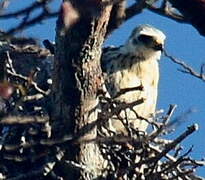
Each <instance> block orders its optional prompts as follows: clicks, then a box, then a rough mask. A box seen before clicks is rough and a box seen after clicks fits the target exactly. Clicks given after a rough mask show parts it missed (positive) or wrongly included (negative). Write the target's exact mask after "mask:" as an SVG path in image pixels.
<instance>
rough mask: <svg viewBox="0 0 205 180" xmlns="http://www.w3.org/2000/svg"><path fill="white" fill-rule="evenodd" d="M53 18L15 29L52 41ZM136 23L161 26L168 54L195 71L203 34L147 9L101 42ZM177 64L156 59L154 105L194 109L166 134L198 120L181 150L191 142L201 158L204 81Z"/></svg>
mask: <svg viewBox="0 0 205 180" xmlns="http://www.w3.org/2000/svg"><path fill="white" fill-rule="evenodd" d="M32 1H33V0H30V1H23V0H15V1H12V2H13V3H11V5H10V6H9V8H8V10H9V11H14V10H17V9H21V8H22V7H25V6H26V5H28V4H30V3H31V2H32ZM59 5H60V1H59V0H55V1H54V3H53V4H52V8H55V9H58V8H59ZM34 15H35V14H34ZM18 20H21V17H18ZM55 22H56V19H51V20H46V21H44V22H43V23H42V24H40V25H36V26H34V27H31V28H29V29H27V30H25V31H23V32H21V33H19V35H21V36H31V37H35V38H38V39H39V41H40V42H41V41H42V40H44V39H49V40H51V41H54V39H55ZM16 23H17V21H16V19H10V20H0V29H2V30H6V29H8V28H11V27H14V26H15V24H16ZM139 24H151V25H153V26H155V27H157V28H159V29H160V30H162V31H163V32H164V33H165V34H166V36H167V40H166V49H167V51H168V52H169V54H171V55H172V56H174V57H177V58H179V59H181V60H183V61H185V62H186V63H187V64H189V65H190V66H192V67H193V68H194V69H195V70H196V71H199V70H200V65H201V64H203V63H205V49H204V47H205V38H204V37H202V36H200V35H199V33H198V32H197V31H196V30H195V29H194V28H193V27H192V26H191V25H187V24H179V23H177V22H175V21H173V20H170V19H167V18H165V17H162V16H159V15H156V14H154V13H151V12H149V11H147V10H145V11H143V13H141V14H140V15H138V16H136V17H134V18H132V19H131V20H129V21H127V22H126V23H125V24H123V25H122V26H121V27H120V28H119V29H118V30H116V31H115V32H114V33H113V34H112V35H111V36H110V37H109V38H108V40H107V41H106V42H105V46H107V45H116V46H119V45H121V44H123V43H124V42H125V41H126V39H127V38H128V37H129V35H130V33H131V31H132V30H133V29H134V28H135V27H136V26H138V25H139ZM180 68H181V67H180V66H178V65H177V64H174V63H173V62H171V61H170V60H169V59H168V58H165V57H162V59H161V61H160V73H161V75H160V84H159V97H158V107H157V109H164V110H165V111H166V110H167V109H168V108H169V104H177V106H178V107H177V110H176V111H175V113H174V116H173V119H174V118H177V117H178V116H181V115H182V114H183V113H185V112H186V111H188V110H190V109H193V110H194V111H195V113H192V114H189V115H188V117H186V118H185V119H184V121H183V123H182V124H181V125H180V126H179V127H177V130H176V132H175V133H173V134H171V136H170V137H172V138H174V137H177V136H178V135H179V134H180V133H182V132H183V131H185V130H186V128H187V126H190V125H192V124H193V123H197V124H199V130H198V131H197V132H195V133H194V134H193V135H191V136H190V137H189V138H187V139H186V140H185V141H184V142H183V143H182V144H183V147H184V150H185V151H186V150H188V149H189V148H190V147H191V145H193V146H194V150H193V152H192V153H191V155H192V157H193V158H196V159H201V158H204V157H205V123H204V121H205V93H204V92H205V82H203V81H202V80H200V79H197V78H195V77H193V76H191V75H189V74H184V73H182V72H180V71H178V69H180ZM185 151H184V152H185ZM197 172H198V174H199V175H201V176H203V177H205V167H203V168H199V169H198V171H197Z"/></svg>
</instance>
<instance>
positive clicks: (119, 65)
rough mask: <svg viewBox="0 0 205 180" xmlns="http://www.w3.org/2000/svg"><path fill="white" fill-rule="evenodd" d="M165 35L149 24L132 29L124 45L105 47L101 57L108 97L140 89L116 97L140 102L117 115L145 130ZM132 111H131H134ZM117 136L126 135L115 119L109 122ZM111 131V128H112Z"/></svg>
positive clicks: (154, 97)
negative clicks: (139, 87) (124, 90)
mask: <svg viewBox="0 0 205 180" xmlns="http://www.w3.org/2000/svg"><path fill="white" fill-rule="evenodd" d="M165 38H166V36H165V35H164V33H163V32H161V31H160V30H158V29H156V28H154V27H152V26H150V25H140V26H139V27H137V28H135V29H134V30H133V32H132V33H131V35H130V37H129V38H128V40H127V42H126V43H125V44H124V45H122V46H119V47H108V48H105V49H104V51H103V54H102V58H101V66H102V70H103V72H104V78H105V86H106V88H107V90H108V92H109V94H110V96H111V98H114V97H116V95H117V94H119V92H120V91H122V90H123V89H129V88H130V89H134V88H135V87H138V86H140V85H141V86H142V87H143V90H141V91H140V90H132V91H127V92H125V93H123V94H121V95H120V96H118V97H117V98H116V100H118V101H120V102H125V103H132V102H134V101H137V100H140V99H143V102H142V103H141V104H139V105H135V106H134V107H133V109H130V108H127V109H126V110H125V111H124V112H121V114H120V116H121V117H123V118H127V122H128V125H130V127H132V128H135V129H136V130H139V131H146V129H147V126H148V122H147V121H146V120H142V119H143V118H144V119H149V118H151V117H153V115H154V114H155V108H156V102H157V94H158V92H157V91H158V80H159V67H158V60H159V59H160V56H161V53H162V51H163V48H164V41H165ZM133 110H134V111H133ZM109 121H110V122H109V124H110V123H111V128H112V130H114V131H115V132H117V133H125V131H126V130H125V126H124V123H122V121H120V120H119V118H117V117H113V118H112V119H111V120H109ZM113 128H114V129H113Z"/></svg>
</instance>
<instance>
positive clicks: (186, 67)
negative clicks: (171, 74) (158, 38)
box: [164, 51, 205, 81]
mask: <svg viewBox="0 0 205 180" xmlns="http://www.w3.org/2000/svg"><path fill="white" fill-rule="evenodd" d="M164 55H165V56H166V57H168V58H169V59H170V60H171V61H172V62H174V63H176V64H178V65H180V66H181V67H182V68H183V70H180V71H181V72H183V73H187V74H191V75H192V76H194V77H197V78H199V79H201V80H203V81H205V74H204V65H202V66H201V72H200V73H198V72H196V71H195V70H194V69H193V68H192V67H190V66H189V65H187V64H186V63H185V62H184V61H181V60H179V59H177V58H175V57H173V56H171V55H169V54H168V53H167V52H166V51H164Z"/></svg>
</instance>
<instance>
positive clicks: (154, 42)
mask: <svg viewBox="0 0 205 180" xmlns="http://www.w3.org/2000/svg"><path fill="white" fill-rule="evenodd" d="M165 38H166V36H165V35H164V33H163V32H162V31H160V30H158V29H156V28H154V27H153V26H150V25H141V26H139V27H137V28H135V29H134V30H133V32H132V34H131V36H130V37H129V39H128V41H127V43H126V45H125V46H126V49H127V50H128V51H129V52H130V53H132V54H136V53H137V54H138V53H143V54H144V55H147V56H149V55H153V53H154V54H159V56H160V55H161V51H163V48H164V41H165Z"/></svg>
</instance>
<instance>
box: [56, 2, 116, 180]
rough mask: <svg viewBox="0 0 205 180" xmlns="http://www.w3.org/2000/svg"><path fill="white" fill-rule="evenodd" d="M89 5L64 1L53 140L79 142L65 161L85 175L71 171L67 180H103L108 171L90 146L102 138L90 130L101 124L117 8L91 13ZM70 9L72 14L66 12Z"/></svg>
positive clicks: (59, 30)
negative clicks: (105, 57)
mask: <svg viewBox="0 0 205 180" xmlns="http://www.w3.org/2000/svg"><path fill="white" fill-rule="evenodd" d="M86 2H87V1H85V2H84V3H83V4H82V2H81V1H74V0H73V1H71V4H70V3H69V2H65V1H64V3H63V5H62V10H61V14H60V16H59V19H58V22H57V32H56V50H55V62H54V73H53V87H52V92H53V96H52V97H53V103H54V108H53V111H52V126H53V136H55V137H62V136H63V135H71V136H72V137H73V140H72V142H71V143H68V144H66V146H67V147H66V157H65V159H66V160H72V161H75V162H76V163H78V164H80V165H82V168H80V171H79V170H77V171H76V170H75V171H74V169H72V168H71V167H69V168H67V170H66V171H67V178H66V179H68V177H69V179H78V178H79V179H95V178H99V177H100V176H101V175H102V171H103V168H104V167H103V164H104V160H103V158H102V156H101V154H100V151H99V148H98V145H97V143H94V142H92V143H85V141H88V140H90V139H95V138H96V134H97V133H96V125H95V126H94V128H92V129H91V130H88V129H87V128H85V127H86V125H88V124H90V123H93V122H95V121H96V120H97V105H98V98H97V92H98V90H99V88H100V87H101V86H102V83H103V81H102V76H101V68H100V57H101V48H102V47H101V46H102V44H103V41H104V36H105V34H106V27H107V23H108V20H109V16H110V11H111V8H112V6H111V5H106V6H102V3H103V2H101V1H88V2H89V3H93V4H92V6H89V5H88V6H89V7H88V6H86ZM65 3H67V5H68V7H69V8H67V9H66V8H65V7H66V4H65ZM94 6H95V7H94ZM73 7H75V8H73ZM70 9H72V10H71V11H72V14H71V13H70V12H71V11H70ZM75 13H76V17H77V19H76V21H73V24H69V21H67V20H66V19H68V20H69V18H71V16H73V15H75ZM77 15H78V16H77ZM67 22H68V23H67ZM70 23H71V21H70ZM86 129H87V130H86ZM84 167H86V168H84Z"/></svg>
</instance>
